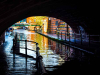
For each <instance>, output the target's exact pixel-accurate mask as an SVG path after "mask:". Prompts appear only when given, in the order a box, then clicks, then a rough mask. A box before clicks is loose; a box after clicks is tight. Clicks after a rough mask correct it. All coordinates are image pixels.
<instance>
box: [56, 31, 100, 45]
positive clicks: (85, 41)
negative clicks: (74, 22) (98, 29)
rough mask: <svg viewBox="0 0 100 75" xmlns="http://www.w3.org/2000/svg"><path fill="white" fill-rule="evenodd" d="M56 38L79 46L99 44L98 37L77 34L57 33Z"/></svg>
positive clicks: (99, 39) (99, 37)
mask: <svg viewBox="0 0 100 75" xmlns="http://www.w3.org/2000/svg"><path fill="white" fill-rule="evenodd" d="M57 38H58V39H61V40H64V41H67V42H73V43H75V44H80V45H88V46H90V45H91V44H96V43H100V35H86V34H77V33H66V32H65V33H62V32H58V33H57Z"/></svg>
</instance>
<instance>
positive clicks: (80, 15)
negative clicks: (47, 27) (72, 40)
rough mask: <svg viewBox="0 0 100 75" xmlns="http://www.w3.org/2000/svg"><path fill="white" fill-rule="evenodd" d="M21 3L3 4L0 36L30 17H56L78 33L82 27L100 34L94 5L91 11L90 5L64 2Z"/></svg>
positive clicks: (60, 0)
mask: <svg viewBox="0 0 100 75" xmlns="http://www.w3.org/2000/svg"><path fill="white" fill-rule="evenodd" d="M22 1H23V0H22ZM14 3H15V4H14ZM19 3H20V4H19ZM19 3H18V1H16V2H13V3H11V2H8V3H7V2H4V3H2V5H1V6H3V7H2V8H1V11H2V12H0V13H1V14H0V25H1V29H0V34H2V33H3V32H4V31H5V30H6V29H7V28H8V27H10V26H11V25H13V24H14V23H16V22H17V21H19V20H22V19H24V18H26V17H30V16H49V17H55V18H58V19H61V20H63V21H65V22H66V23H68V24H69V25H70V26H71V28H72V29H73V30H74V31H75V32H76V33H78V32H79V31H78V26H82V27H83V28H84V29H85V32H87V33H90V34H99V32H98V29H99V28H98V25H97V22H96V19H95V18H96V14H95V16H94V13H93V12H92V10H94V9H93V8H92V7H93V6H92V4H89V5H90V6H92V7H91V8H92V9H91V8H90V6H88V3H85V4H84V3H82V2H81V3H78V2H65V1H63V0H57V1H56V0H55V1H54V0H47V1H42V0H41V1H32V0H29V1H26V0H25V1H23V2H22V3H21V2H19ZM4 8H6V9H4ZM88 9H89V10H88ZM94 27H95V28H94Z"/></svg>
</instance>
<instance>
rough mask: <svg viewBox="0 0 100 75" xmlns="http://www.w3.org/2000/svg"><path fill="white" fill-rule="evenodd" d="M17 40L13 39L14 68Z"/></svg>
mask: <svg viewBox="0 0 100 75" xmlns="http://www.w3.org/2000/svg"><path fill="white" fill-rule="evenodd" d="M14 50H15V39H13V68H14V67H15V51H14Z"/></svg>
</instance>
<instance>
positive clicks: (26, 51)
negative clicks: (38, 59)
mask: <svg viewBox="0 0 100 75" xmlns="http://www.w3.org/2000/svg"><path fill="white" fill-rule="evenodd" d="M25 54H26V57H27V40H25Z"/></svg>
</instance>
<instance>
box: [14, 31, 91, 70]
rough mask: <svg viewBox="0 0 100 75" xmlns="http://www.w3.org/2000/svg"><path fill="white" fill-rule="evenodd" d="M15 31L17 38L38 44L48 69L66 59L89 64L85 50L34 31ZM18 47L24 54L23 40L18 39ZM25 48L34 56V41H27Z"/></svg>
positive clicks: (52, 68) (59, 64) (88, 57)
mask: <svg viewBox="0 0 100 75" xmlns="http://www.w3.org/2000/svg"><path fill="white" fill-rule="evenodd" d="M15 32H17V34H18V39H19V40H29V41H34V42H37V43H38V44H39V45H38V46H39V48H40V50H39V52H40V54H41V55H42V56H43V63H44V66H45V67H46V70H48V71H53V70H55V69H57V68H54V67H55V66H61V65H62V64H64V63H65V62H66V61H72V60H78V61H80V62H85V63H86V62H87V64H89V63H88V62H89V59H90V56H89V55H88V54H87V53H85V52H82V51H80V50H77V49H74V48H71V47H69V46H67V45H63V44H60V43H58V42H56V41H53V40H51V39H48V38H47V37H45V36H42V35H40V34H38V33H35V32H34V31H27V30H23V29H20V30H14V33H15ZM20 47H23V48H20V53H23V54H25V49H24V48H25V41H20ZM27 48H28V49H31V50H28V51H27V53H28V55H30V56H33V57H34V58H36V53H35V52H34V50H36V45H35V43H32V42H27ZM32 50H33V51H32Z"/></svg>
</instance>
